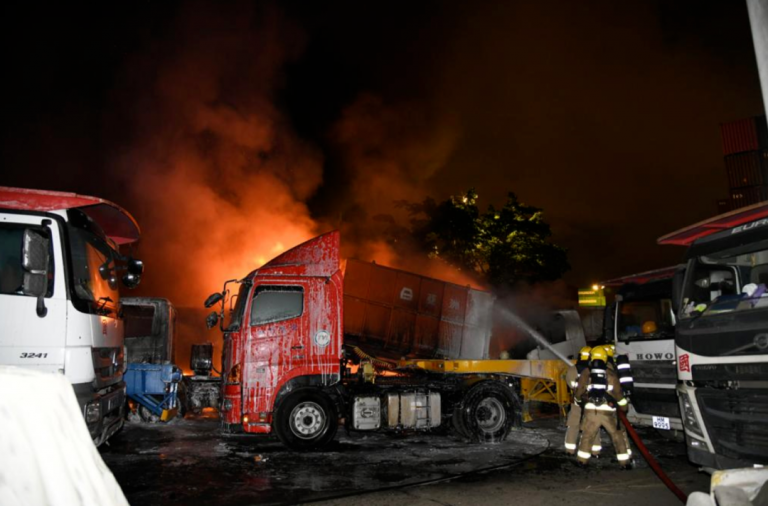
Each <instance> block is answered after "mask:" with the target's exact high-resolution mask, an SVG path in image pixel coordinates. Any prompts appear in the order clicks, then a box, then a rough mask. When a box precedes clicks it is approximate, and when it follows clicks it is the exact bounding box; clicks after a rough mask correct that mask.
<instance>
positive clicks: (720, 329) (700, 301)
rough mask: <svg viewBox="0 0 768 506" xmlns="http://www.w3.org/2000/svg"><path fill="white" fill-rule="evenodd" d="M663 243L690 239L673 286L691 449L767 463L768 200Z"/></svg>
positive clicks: (716, 458)
mask: <svg viewBox="0 0 768 506" xmlns="http://www.w3.org/2000/svg"><path fill="white" fill-rule="evenodd" d="M659 243H660V244H677V245H684V246H688V252H687V254H686V267H685V271H684V276H682V275H676V277H675V278H676V279H675V291H674V295H675V297H674V304H675V306H676V307H677V309H678V313H677V315H678V321H677V326H676V332H675V347H676V353H677V373H678V379H679V384H678V394H679V398H680V411H681V414H682V416H683V422H684V426H685V434H686V441H687V445H688V456H689V458H690V460H691V461H692V462H694V463H696V464H699V465H702V466H705V467H710V468H716V469H724V468H733V467H744V466H751V465H753V464H768V290H766V287H767V286H768V203H761V204H756V205H754V206H750V207H746V208H743V209H740V210H737V211H734V212H731V213H727V214H724V215H720V216H716V217H714V218H712V219H710V220H707V221H704V222H701V223H697V224H695V225H692V226H690V227H688V228H685V229H683V230H680V231H678V232H674V233H672V234H669V235H667V236H664V237H662V238H660V239H659Z"/></svg>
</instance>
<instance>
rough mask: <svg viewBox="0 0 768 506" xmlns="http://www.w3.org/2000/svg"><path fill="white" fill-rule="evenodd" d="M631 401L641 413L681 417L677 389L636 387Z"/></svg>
mask: <svg viewBox="0 0 768 506" xmlns="http://www.w3.org/2000/svg"><path fill="white" fill-rule="evenodd" d="M631 401H632V405H633V406H634V407H635V411H637V412H638V413H639V414H641V415H655V416H666V417H669V418H680V406H679V404H678V401H677V392H676V391H675V390H672V389H666V388H638V387H635V389H634V391H633V392H632V398H631Z"/></svg>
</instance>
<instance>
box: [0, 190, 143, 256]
mask: <svg viewBox="0 0 768 506" xmlns="http://www.w3.org/2000/svg"><path fill="white" fill-rule="evenodd" d="M74 208H78V209H80V210H81V211H83V212H84V213H85V214H87V215H88V217H89V218H91V219H92V220H93V221H95V222H96V223H97V224H98V225H99V226H100V227H101V229H102V230H103V231H104V233H105V234H106V235H107V236H108V237H109V238H111V239H112V240H113V241H115V242H116V243H117V244H130V243H132V242H136V241H138V240H139V237H140V236H141V229H140V228H139V224H138V223H136V220H135V219H134V218H133V216H131V214H130V213H129V212H128V211H126V210H125V209H123V208H122V207H120V206H118V205H117V204H114V203H112V202H110V201H108V200H104V199H100V198H97V197H89V196H87V195H78V194H76V193H67V192H54V191H47V190H29V189H26V188H10V187H8V186H0V209H15V210H19V211H38V212H49V211H60V210H65V209H74Z"/></svg>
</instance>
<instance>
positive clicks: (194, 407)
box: [123, 297, 221, 422]
mask: <svg viewBox="0 0 768 506" xmlns="http://www.w3.org/2000/svg"><path fill="white" fill-rule="evenodd" d="M176 315H177V310H176V307H175V306H174V305H173V303H171V301H170V300H168V299H164V298H160V297H126V298H124V299H123V319H124V321H125V348H126V353H127V357H128V364H129V365H128V370H129V374H130V372H131V370H134V371H135V372H136V373H137V374H139V373H140V374H141V377H138V378H137V380H136V382H135V383H134V384H135V386H136V388H134V390H136V394H132V393H131V390H132V389H131V386H132V384H131V383H130V382H128V383H129V384H128V386H129V392H128V394H129V395H133V398H134V400H136V402H137V403H138V406H136V411H138V414H139V415H140V417H141V419H142V420H144V421H147V422H155V421H158V420H160V421H166V420H168V419H170V418H172V417H173V416H174V415H175V413H176V410H178V412H179V413H181V414H182V415H184V414H186V413H192V414H199V413H200V412H202V410H203V409H205V408H218V405H219V392H220V390H221V378H220V377H219V376H217V375H214V374H213V372H212V370H213V345H212V344H211V343H204V344H193V345H192V353H191V355H190V363H189V369H188V371H187V373H185V374H184V375H183V376H182V375H181V373H180V368H179V367H176V366H175V364H176V362H175V361H176V359H177V357H176V355H175V349H176V344H177V339H178V338H177V331H176ZM153 376H154V378H152V377H153ZM148 379H149V380H152V379H154V383H152V381H147V380H148ZM163 379H165V382H163ZM163 383H165V385H163ZM174 383H175V384H176V385H174ZM152 384H154V385H155V386H156V387H155V388H156V391H155V392H153V393H145V392H141V390H142V389H143V387H146V386H151V385H152ZM177 393H178V402H176V394H177ZM164 401H165V404H166V405H163V403H164Z"/></svg>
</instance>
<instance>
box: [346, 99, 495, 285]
mask: <svg viewBox="0 0 768 506" xmlns="http://www.w3.org/2000/svg"><path fill="white" fill-rule="evenodd" d="M459 134H460V132H459V128H458V122H457V121H456V119H455V118H453V117H451V116H449V115H447V114H445V113H440V112H436V111H435V110H434V109H433V108H431V107H430V106H429V105H428V104H426V103H423V102H421V103H409V102H399V103H387V102H386V101H385V100H383V99H382V98H381V97H379V96H376V95H373V94H370V93H363V94H361V95H360V96H358V97H357V99H356V100H355V101H354V102H353V103H352V104H351V105H349V106H348V107H347V108H345V110H344V111H343V112H342V114H341V117H340V119H339V120H338V121H337V123H336V124H335V125H334V128H333V129H332V132H331V138H332V142H333V145H334V146H335V149H336V150H338V152H339V153H340V156H339V158H340V159H341V163H342V164H343V169H344V173H345V175H346V178H347V181H348V188H349V191H348V194H349V199H348V200H347V201H346V202H344V203H343V205H342V206H341V214H342V220H341V224H340V226H341V229H342V232H343V233H344V238H345V241H344V254H345V255H346V256H353V257H357V258H360V259H362V260H371V261H376V262H378V263H381V264H384V265H388V266H392V267H397V268H401V269H406V270H410V271H414V272H419V273H422V274H424V275H427V276H431V277H437V278H441V279H444V280H447V281H451V282H454V283H458V284H462V285H473V286H480V285H479V283H478V282H477V280H476V279H475V278H474V277H473V276H472V274H471V273H463V272H461V271H458V270H457V269H455V268H453V267H451V266H449V265H447V264H446V263H444V262H442V261H441V260H429V259H428V258H427V257H426V256H425V255H424V252H423V251H422V250H420V249H419V247H418V245H416V244H412V242H411V239H410V237H409V234H408V232H407V226H408V224H409V219H410V216H409V215H408V212H407V210H406V209H405V208H403V207H402V206H398V205H397V204H396V203H397V202H402V201H407V202H413V203H416V202H421V201H422V200H424V198H426V197H428V196H432V197H435V198H437V199H441V198H445V195H433V194H432V192H431V188H430V186H431V185H430V183H431V182H432V180H433V178H434V177H436V176H437V175H438V174H439V172H440V170H441V169H443V168H444V167H445V165H446V164H447V163H448V161H449V159H450V157H451V155H452V154H453V151H454V149H455V147H456V144H457V141H458V139H459V137H460V135H459ZM460 190H461V189H457V191H460Z"/></svg>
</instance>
